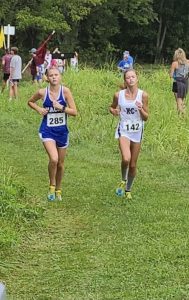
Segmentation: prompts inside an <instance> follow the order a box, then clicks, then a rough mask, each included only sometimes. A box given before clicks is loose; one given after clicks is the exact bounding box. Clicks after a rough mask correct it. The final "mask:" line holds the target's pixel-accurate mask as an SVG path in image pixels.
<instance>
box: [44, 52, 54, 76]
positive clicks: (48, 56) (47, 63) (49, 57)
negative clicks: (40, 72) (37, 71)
mask: <svg viewBox="0 0 189 300" xmlns="http://www.w3.org/2000/svg"><path fill="white" fill-rule="evenodd" d="M51 60H52V54H51V52H50V50H47V51H46V54H45V62H44V66H45V74H46V73H47V70H48V69H49V68H50V66H51Z"/></svg>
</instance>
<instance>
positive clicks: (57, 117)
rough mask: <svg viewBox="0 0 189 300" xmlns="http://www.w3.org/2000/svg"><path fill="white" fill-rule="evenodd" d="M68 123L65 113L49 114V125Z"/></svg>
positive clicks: (55, 125)
mask: <svg viewBox="0 0 189 300" xmlns="http://www.w3.org/2000/svg"><path fill="white" fill-rule="evenodd" d="M65 124H66V115H65V113H48V114H47V126H48V127H57V126H62V125H65Z"/></svg>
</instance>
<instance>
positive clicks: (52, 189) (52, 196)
mask: <svg viewBox="0 0 189 300" xmlns="http://www.w3.org/2000/svg"><path fill="white" fill-rule="evenodd" d="M47 199H48V200H49V201H54V200H55V186H54V185H50V186H49V192H48V195H47Z"/></svg>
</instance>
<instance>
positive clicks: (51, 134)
mask: <svg viewBox="0 0 189 300" xmlns="http://www.w3.org/2000/svg"><path fill="white" fill-rule="evenodd" d="M57 101H58V102H59V103H60V104H61V105H63V106H67V102H66V100H65V98H64V94H63V86H60V93H59V96H58V99H57ZM43 107H44V108H47V109H48V110H49V113H55V114H58V113H60V111H58V110H56V109H55V108H54V107H53V102H52V100H51V99H50V96H49V87H47V88H46V92H45V97H44V101H43ZM65 118H66V124H65V125H60V126H56V127H48V126H47V115H46V116H44V117H43V120H42V122H41V126H40V128H39V133H40V134H41V135H42V138H47V139H48V138H50V139H53V140H55V141H56V142H57V143H58V144H62V143H63V144H65V142H66V141H67V139H68V133H69V131H68V127H67V115H65Z"/></svg>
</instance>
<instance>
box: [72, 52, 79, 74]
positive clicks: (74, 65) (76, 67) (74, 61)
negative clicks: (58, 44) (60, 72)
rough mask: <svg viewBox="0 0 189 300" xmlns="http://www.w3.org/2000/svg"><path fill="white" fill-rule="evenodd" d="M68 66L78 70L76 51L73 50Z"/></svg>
mask: <svg viewBox="0 0 189 300" xmlns="http://www.w3.org/2000/svg"><path fill="white" fill-rule="evenodd" d="M70 67H71V69H72V70H75V71H78V53H77V52H76V51H75V52H74V57H72V58H71V59H70Z"/></svg>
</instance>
